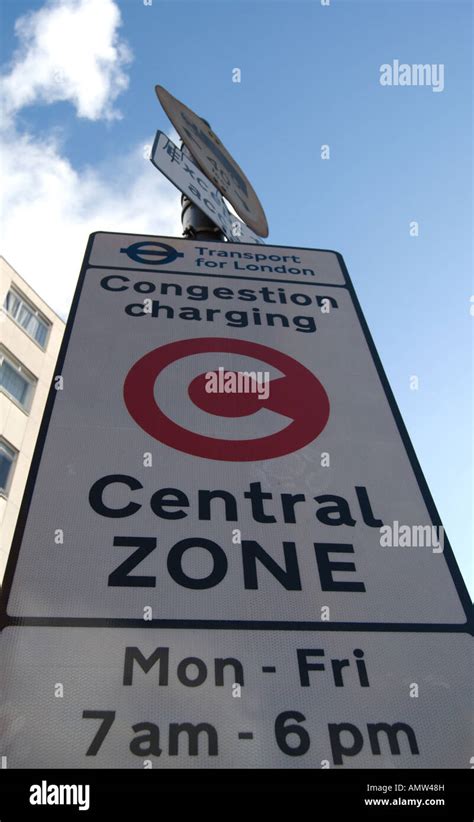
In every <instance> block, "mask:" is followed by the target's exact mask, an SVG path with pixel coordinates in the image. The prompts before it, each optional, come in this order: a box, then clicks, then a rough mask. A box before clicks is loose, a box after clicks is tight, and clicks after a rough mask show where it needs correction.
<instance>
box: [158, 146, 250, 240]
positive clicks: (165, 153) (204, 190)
mask: <svg viewBox="0 0 474 822" xmlns="http://www.w3.org/2000/svg"><path fill="white" fill-rule="evenodd" d="M150 159H151V162H152V163H153V165H154V166H155V168H157V169H158V170H159V171H161V172H162V173H163V174H164V175H165V177H167V178H168V180H169V181H170V182H171V183H173V185H175V186H176V187H177V188H179V190H180V191H182V192H183V194H185V195H186V197H188V198H189V199H190V200H192V202H193V203H195V205H197V206H198V208H200V209H201V211H203V212H204V213H205V214H207V216H208V217H209V218H210V219H211V220H212V221H213V222H214V223H215V224H216V225H217V226H219V228H220V229H221V231H222V232H223V233H224V235H225V236H226V237H227V239H228V240H231V241H233V242H238V243H259V244H264V243H263V240H262V239H260V237H258V236H257V235H256V234H254V233H253V231H251V230H250V228H247V226H246V225H245V223H243V222H242V220H239V218H238V217H236V216H235V214H231V212H230V211H229V209H228V208H227V206H226V204H225V202H224V199H223V197H222V194H221V193H220V191H218V189H217V188H216V187H215V186H213V185H212V183H211V182H210V180H208V179H207V177H206V176H205V174H203V172H202V171H201V169H200V168H198V166H197V165H196V164H195V163H193V161H192V160H190V159H189V158H188V157H186V156H185V155H184V154H183V152H182V151H181V150H180V149H179V148H178V146H176V145H175V144H174V143H173V141H172V140H170V138H169V137H167V136H166V134H163V132H162V131H157V132H156V136H155V141H154V143H153V148H152V150H151V157H150Z"/></svg>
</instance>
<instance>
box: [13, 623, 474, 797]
mask: <svg viewBox="0 0 474 822" xmlns="http://www.w3.org/2000/svg"><path fill="white" fill-rule="evenodd" d="M0 648H1V654H2V662H3V665H2V679H3V682H2V692H3V708H2V726H3V728H4V729H5V730H4V733H3V738H2V747H1V750H2V754H3V755H4V756H5V757H6V761H7V764H8V767H9V768H144V767H152V768H160V769H162V768H190V767H198V768H239V767H240V768H318V769H319V768H336V769H341V768H344V769H346V768H391V769H393V768H396V769H399V768H430V769H431V768H463V769H464V768H469V767H470V758H471V757H472V748H471V734H470V732H469V729H470V728H472V716H471V711H470V699H469V688H468V686H467V683H468V682H469V681H470V672H471V662H472V641H471V640H470V638H469V637H468V636H467V635H463V634H427V633H424V634H413V633H407V634H399V633H396V634H388V635H387V634H384V635H381V634H379V633H378V634H376V633H368V632H365V633H359V632H357V633H349V632H333V633H326V634H323V633H321V632H316V631H302V632H290V631H278V632H274V633H273V635H271V634H270V635H269V633H268V632H262V631H260V632H258V631H254V632H253V633H252V634H251V639H250V640H249V637H248V634H247V633H246V632H242V631H237V630H222V631H213V630H209V629H194V630H193V629H190V630H186V631H183V630H172V629H166V630H160V631H153V630H144V628H141V629H140V628H118V629H113V628H95V629H93V628H74V629H71V628H57V627H56V628H52V627H34V628H32V627H24V626H21V627H11V628H6V629H5V631H3V633H2V636H1V637H0ZM45 663H46V664H45ZM59 689H60V690H59ZM59 696H60V697H61V698H55V697H59ZM441 782H442V780H441Z"/></svg>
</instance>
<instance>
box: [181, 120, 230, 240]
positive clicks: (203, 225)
mask: <svg viewBox="0 0 474 822" xmlns="http://www.w3.org/2000/svg"><path fill="white" fill-rule="evenodd" d="M207 125H209V124H207ZM180 147H181V151H182V152H183V154H184V155H185V157H187V158H188V159H189V160H192V161H193V163H194V162H195V160H194V158H193V156H192V154H191V152H190V151H189V150H188V149H187V148H186V146H185V145H184V143H183V141H182V140H181V146H180ZM181 223H182V226H183V235H184V237H186V238H187V239H188V240H214V241H217V242H224V240H225V236H224V234H223V233H222V231H221V230H220V228H218V227H217V226H216V225H215V223H213V222H212V220H211V219H210V217H208V216H207V214H204V212H203V211H201V209H200V208H198V206H197V205H195V204H194V203H193V202H192V201H191V200H190V199H189V198H188V197H186V195H185V194H182V195H181Z"/></svg>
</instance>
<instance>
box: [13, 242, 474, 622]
mask: <svg viewBox="0 0 474 822" xmlns="http://www.w3.org/2000/svg"><path fill="white" fill-rule="evenodd" d="M252 373H254V377H248V380H250V382H249V381H248V382H247V388H245V386H244V383H243V382H242V380H243V379H244V375H245V374H250V375H252ZM59 374H60V375H61V379H56V380H55V383H54V386H53V388H52V392H51V395H50V397H49V401H48V405H47V410H46V414H45V419H44V423H43V427H42V430H41V433H40V437H39V442H38V447H37V450H36V453H35V457H34V463H33V468H32V471H31V476H30V478H29V483H28V487H27V491H26V495H25V500H24V505H23V508H22V510H21V514H20V519H19V525H18V528H17V532H16V535H15V540H14V546H13V549H12V553H11V557H10V561H9V565H8V569H7V575H6V583H5V591H4V597H3V622H4V624H11V623H12V621H13V622H15V621H16V620H21V621H22V623H23V624H26V625H27V624H29V621H31V620H32V621H33V622H35V621H38V620H40V621H46V622H48V621H53V624H71V625H77V624H95V625H97V626H100V625H104V626H110V625H114V626H117V627H118V626H127V625H128V626H137V625H140V624H142V622H143V619H144V615H146V616H147V619H149V620H150V624H151V625H153V626H157V627H160V628H163V627H165V626H167V627H184V628H194V627H199V626H200V627H206V626H207V627H209V628H213V627H219V628H221V629H222V628H233V629H234V628H235V629H246V628H248V629H252V628H259V629H262V628H266V629H268V630H270V629H272V628H276V629H280V630H282V629H290V628H291V629H295V630H303V629H308V628H311V629H318V630H322V631H326V630H329V631H330V630H333V629H334V628H335V627H336V628H341V629H344V630H356V629H359V630H363V629H367V628H368V627H375V628H376V629H379V628H380V627H381V626H382V627H385V628H387V627H391V628H392V629H394V628H397V629H399V630H404V629H405V628H406V627H407V626H408V627H409V628H410V630H413V628H414V627H416V626H421V627H426V626H431V629H432V630H434V628H435V627H436V626H438V627H440V626H444V627H443V630H446V629H447V626H457V627H458V628H460V629H462V627H463V626H465V625H466V613H467V608H468V607H469V606H468V604H467V603H468V600H467V594H466V591H465V589H464V587H463V583H462V579H461V577H460V574H459V571H458V569H457V566H456V563H455V560H454V557H453V554H452V551H451V549H450V546H449V543H448V541H447V538H446V535H445V534H444V532H443V529H442V527H441V524H440V522H439V519H438V518H437V514H436V510H435V508H434V505H433V502H432V500H431V498H430V496H429V491H428V489H427V487H426V484H425V482H424V480H423V476H422V474H421V471H420V469H419V466H418V464H417V462H416V458H415V456H414V454H413V451H412V448H411V445H410V443H409V441H408V437H407V435H406V432H405V430H404V428H403V423H402V421H401V419H400V416H399V413H398V411H397V409H396V406H395V403H394V400H393V397H392V395H391V393H390V389H389V387H388V385H387V382H386V379H385V376H384V374H383V371H382V369H381V365H380V362H379V360H378V358H377V354H376V352H375V349H374V347H373V343H372V341H371V339H370V336H369V333H368V330H367V327H366V326H365V323H364V320H363V317H362V315H361V313H360V309H359V307H358V304H357V300H356V297H355V294H354V292H353V289H352V286H351V284H350V281H349V279H348V277H347V274H346V273H345V267H344V263H343V261H342V258H341V257H340V256H339V255H337V254H336V253H335V252H331V251H317V250H311V249H298V248H282V247H279V246H264V247H263V248H262V247H256V246H255V245H244V244H240V245H238V244H231V243H212V242H211V243H209V242H207V243H200V242H195V241H189V240H182V239H175V238H167V237H143V236H134V235H121V234H106V233H97V234H95V235H92V237H91V240H90V242H89V245H88V248H87V252H86V257H85V261H84V265H83V269H82V272H81V276H80V281H79V284H78V289H77V293H76V297H75V301H74V306H73V310H72V313H71V318H70V320H69V324H68V328H67V331H66V334H65V338H64V343H63V347H62V351H61V355H60V362H59V367H58V375H59ZM239 375H240V376H239ZM211 378H212V379H211ZM241 378H242V379H241ZM239 379H241V383H239ZM211 383H212V385H211ZM84 620H87V622H84Z"/></svg>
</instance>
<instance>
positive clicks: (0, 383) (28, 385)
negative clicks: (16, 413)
mask: <svg viewBox="0 0 474 822" xmlns="http://www.w3.org/2000/svg"><path fill="white" fill-rule="evenodd" d="M35 382H36V380H35V378H34V377H33V376H32V375H31V374H29V373H28V372H27V371H26V370H25V368H24V367H23V366H22V365H20V363H19V362H17V361H15V359H14V358H13V357H8V356H7V355H6V353H5V352H4V351H2V350H0V389H2V390H3V391H4V392H5V393H6V394H7V395H8V396H9V397H11V399H13V400H15V401H16V402H17V403H18V404H19V405H21V407H22V408H23V410H24V411H29V410H30V408H31V401H32V398H33V392H34V386H35Z"/></svg>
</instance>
